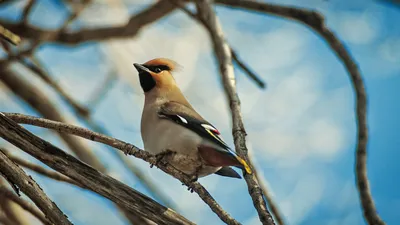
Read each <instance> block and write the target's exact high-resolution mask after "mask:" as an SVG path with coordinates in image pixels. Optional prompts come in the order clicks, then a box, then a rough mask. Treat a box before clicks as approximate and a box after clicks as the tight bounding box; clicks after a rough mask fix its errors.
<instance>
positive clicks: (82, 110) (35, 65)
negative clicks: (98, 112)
mask: <svg viewBox="0 0 400 225" xmlns="http://www.w3.org/2000/svg"><path fill="white" fill-rule="evenodd" d="M29 58H30V60H31V61H32V62H29V61H28V60H20V61H19V62H20V63H21V64H23V65H24V66H25V67H26V68H28V69H29V70H31V71H32V72H33V73H34V74H35V75H36V76H38V77H39V78H40V79H41V80H43V81H44V82H45V83H46V84H48V85H49V86H50V87H52V88H53V89H54V90H55V91H56V92H57V93H58V94H59V95H60V96H61V98H63V99H64V100H65V101H66V102H67V103H68V104H69V105H70V106H71V107H72V108H73V110H74V111H75V113H76V114H78V115H80V116H81V117H83V118H87V117H88V116H89V110H88V109H87V108H86V107H84V106H82V105H81V104H79V103H78V102H76V101H75V100H74V99H73V98H72V97H71V96H70V94H69V93H68V92H67V91H65V90H64V88H62V87H61V85H59V84H58V83H57V82H56V81H55V80H54V79H53V78H52V77H51V76H50V75H49V74H48V73H47V72H46V70H45V69H43V68H44V67H43V65H41V63H40V62H39V60H37V59H36V57H34V56H31V57H29Z"/></svg>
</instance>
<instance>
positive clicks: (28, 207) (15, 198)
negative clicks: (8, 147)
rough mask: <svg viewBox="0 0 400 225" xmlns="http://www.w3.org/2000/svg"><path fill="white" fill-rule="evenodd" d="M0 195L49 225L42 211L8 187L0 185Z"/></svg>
mask: <svg viewBox="0 0 400 225" xmlns="http://www.w3.org/2000/svg"><path fill="white" fill-rule="evenodd" d="M0 155H1V150H0ZM0 196H2V197H4V198H8V199H10V200H12V201H13V202H15V203H17V204H18V205H19V206H21V208H23V209H25V210H26V211H28V212H29V213H31V214H32V215H33V216H35V217H36V218H37V219H38V220H40V221H41V222H42V223H43V224H49V225H51V224H52V223H50V221H48V220H47V219H46V217H45V216H44V215H43V213H42V212H40V211H39V210H38V209H37V208H36V207H34V206H33V205H31V204H29V203H28V202H26V201H24V200H23V199H22V198H20V197H18V196H17V195H16V194H14V193H13V192H12V191H10V190H9V189H7V188H5V187H3V186H1V187H0Z"/></svg>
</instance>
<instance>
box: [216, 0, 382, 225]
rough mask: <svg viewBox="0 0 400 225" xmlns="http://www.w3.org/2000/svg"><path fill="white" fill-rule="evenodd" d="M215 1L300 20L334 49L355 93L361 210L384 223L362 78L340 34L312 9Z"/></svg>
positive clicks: (377, 222) (371, 221)
mask: <svg viewBox="0 0 400 225" xmlns="http://www.w3.org/2000/svg"><path fill="white" fill-rule="evenodd" d="M217 2H218V3H219V4H224V5H226V6H229V7H235V8H241V9H247V10H251V11H257V12H263V13H267V14H274V15H277V16H282V17H285V18H288V19H293V20H296V21H298V22H301V23H303V24H305V25H307V26H309V27H310V28H312V29H313V30H314V31H315V32H316V33H318V34H320V35H321V36H322V37H323V38H324V39H325V41H326V42H327V43H328V44H329V46H330V47H331V49H332V50H333V51H334V52H335V54H336V56H337V57H338V58H339V59H340V60H341V61H342V63H343V65H344V66H345V67H346V69H347V71H348V73H349V75H350V79H351V81H352V85H353V88H354V91H355V93H356V114H357V119H356V122H357V135H358V138H357V147H356V162H355V171H356V183H357V187H358V191H359V197H360V201H361V205H362V207H363V211H364V217H365V219H366V221H367V222H368V224H370V225H383V224H385V222H384V221H383V220H382V219H381V218H380V217H379V215H378V213H377V211H376V207H375V203H374V200H373V198H372V195H371V190H370V187H369V182H368V176H367V142H368V126H367V94H366V92H365V87H364V82H363V79H362V77H361V74H360V71H359V69H358V66H357V64H356V62H355V60H354V59H353V58H352V56H351V55H350V53H349V52H348V51H347V50H346V48H345V47H344V45H343V43H342V42H341V41H340V40H339V38H337V37H336V35H335V34H334V33H333V32H332V31H331V30H330V29H329V28H328V27H327V26H326V25H325V23H324V18H323V16H322V15H320V14H319V13H318V12H315V11H311V10H306V9H298V8H292V7H286V6H279V5H274V4H268V3H261V2H255V1H249V0H241V1H235V0H217Z"/></svg>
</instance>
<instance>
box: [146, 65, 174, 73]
mask: <svg viewBox="0 0 400 225" xmlns="http://www.w3.org/2000/svg"><path fill="white" fill-rule="evenodd" d="M144 67H146V68H147V69H149V70H151V71H152V72H154V73H159V72H161V71H163V70H167V71H170V70H171V68H169V66H166V65H159V66H144Z"/></svg>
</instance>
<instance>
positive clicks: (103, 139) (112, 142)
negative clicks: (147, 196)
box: [0, 113, 240, 224]
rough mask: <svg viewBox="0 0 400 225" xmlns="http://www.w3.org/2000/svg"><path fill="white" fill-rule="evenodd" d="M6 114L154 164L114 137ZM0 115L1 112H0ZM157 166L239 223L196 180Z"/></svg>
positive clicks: (225, 217) (147, 155) (230, 220)
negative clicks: (97, 143) (98, 143)
mask: <svg viewBox="0 0 400 225" xmlns="http://www.w3.org/2000/svg"><path fill="white" fill-rule="evenodd" d="M3 114H4V115H6V116H7V117H8V118H10V119H12V120H14V121H15V122H17V123H22V124H30V125H34V126H38V127H43V128H48V129H53V130H56V131H58V132H64V133H68V134H73V135H76V136H79V137H82V138H85V139H88V140H92V141H95V142H100V143H103V144H106V145H109V146H111V147H114V148H116V149H119V150H121V151H123V152H124V153H125V154H127V155H133V156H135V157H137V158H140V159H142V160H144V161H146V162H148V163H150V164H155V163H156V161H157V159H156V157H155V156H153V155H151V154H150V153H148V152H146V151H143V150H141V149H139V148H137V147H136V146H134V145H131V144H129V143H126V142H124V141H121V140H118V139H116V138H112V137H108V136H106V135H103V134H100V133H97V132H93V131H91V130H88V129H85V128H82V127H78V126H74V125H70V124H65V123H60V122H57V121H52V120H48V119H43V118H38V117H34V116H28V115H23V114H19V113H3ZM0 116H1V113H0ZM157 167H158V168H160V169H161V170H162V171H164V172H166V173H168V174H170V175H171V176H173V177H175V178H177V179H178V180H180V181H181V182H182V183H183V184H185V185H186V186H188V187H190V188H191V189H193V191H195V192H196V193H197V194H198V195H199V196H200V198H201V199H202V200H203V201H204V202H205V203H207V204H208V205H209V207H210V208H211V209H212V211H213V212H215V213H216V214H217V215H218V216H219V217H220V218H221V220H223V221H224V222H225V223H227V224H240V223H239V222H237V221H236V220H235V219H233V218H232V217H231V216H230V215H229V214H228V213H226V212H225V211H224V210H223V209H222V208H221V206H220V205H219V204H218V203H217V202H216V201H215V200H214V199H213V198H212V196H211V195H210V193H209V192H208V191H207V190H206V189H205V188H204V187H203V186H202V185H201V184H200V183H198V182H193V183H192V182H191V179H190V178H189V176H187V175H185V174H183V173H182V172H180V171H178V170H176V169H175V168H174V167H172V166H171V165H169V164H165V163H159V164H158V165H157Z"/></svg>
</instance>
